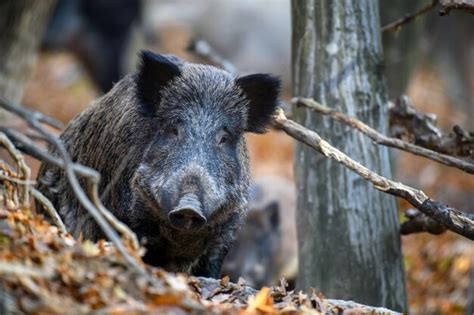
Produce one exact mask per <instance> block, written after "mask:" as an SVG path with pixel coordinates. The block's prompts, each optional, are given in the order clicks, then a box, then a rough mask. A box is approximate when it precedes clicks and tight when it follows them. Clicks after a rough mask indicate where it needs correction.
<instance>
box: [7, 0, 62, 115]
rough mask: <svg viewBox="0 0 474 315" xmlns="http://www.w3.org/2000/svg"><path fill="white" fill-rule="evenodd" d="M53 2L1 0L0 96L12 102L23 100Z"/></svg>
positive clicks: (42, 0)
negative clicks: (27, 80)
mask: <svg viewBox="0 0 474 315" xmlns="http://www.w3.org/2000/svg"><path fill="white" fill-rule="evenodd" d="M53 4H54V1H53V0H41V1H37V0H4V1H1V2H0V30H1V31H0V95H2V96H3V97H5V98H7V99H9V100H11V101H13V102H19V101H20V100H21V95H22V93H23V87H24V84H25V82H26V79H27V78H28V75H29V74H30V70H31V67H32V66H33V65H34V62H35V60H36V52H37V49H38V45H39V43H40V40H41V37H42V36H43V31H44V29H45V27H46V23H47V21H48V16H49V13H50V12H51V9H52V7H53ZM4 114H5V113H3V115H4ZM1 119H2V112H0V122H1V121H2V120H1Z"/></svg>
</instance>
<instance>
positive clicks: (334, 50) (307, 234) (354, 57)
mask: <svg viewBox="0 0 474 315" xmlns="http://www.w3.org/2000/svg"><path fill="white" fill-rule="evenodd" d="M292 18H293V22H292V23H293V47H292V51H293V61H292V62H293V88H294V94H295V96H302V97H313V98H314V99H316V100H317V101H319V102H321V103H322V104H325V105H327V106H332V107H335V108H337V109H338V110H340V111H342V112H345V113H347V114H349V115H353V116H357V117H358V118H359V119H361V120H362V121H364V122H366V123H367V124H369V125H370V126H373V127H374V128H375V129H377V130H379V131H381V132H382V133H386V132H387V93H386V89H385V83H384V78H383V75H382V69H381V66H382V62H383V60H382V47H381V39H380V23H379V12H378V2H377V1H376V0H364V1H350V0H341V1H332V0H308V1H299V0H293V1H292ZM294 115H295V119H296V120H297V121H298V122H299V123H301V124H303V125H304V126H306V127H308V128H310V129H314V130H317V131H318V132H319V133H320V134H321V135H322V136H323V137H325V138H326V139H328V140H329V141H330V142H331V143H332V144H334V145H335V146H336V147H338V148H339V149H341V150H342V151H344V152H345V153H347V154H348V155H349V156H351V157H352V158H354V159H355V160H357V161H359V162H361V163H362V164H364V165H366V166H368V167H369V168H371V169H372V170H374V171H376V172H378V173H381V174H383V175H384V176H387V177H389V178H390V177H391V170H390V162H389V154H388V150H387V149H386V148H384V147H381V146H377V145H373V144H372V143H371V141H370V140H369V139H367V138H365V137H364V136H363V135H361V134H360V133H357V132H354V131H352V130H350V129H349V128H347V127H344V126H342V125H341V124H338V123H337V122H333V121H331V120H329V119H326V118H323V117H321V116H319V115H317V114H314V113H311V112H310V111H308V110H305V109H297V108H294ZM295 174H296V182H297V188H298V210H297V218H296V220H297V227H298V239H299V241H298V243H299V244H298V245H299V275H298V283H297V285H298V286H299V287H300V288H308V287H315V288H316V289H317V290H319V291H321V292H323V293H324V294H325V295H326V296H328V297H331V298H341V299H353V300H355V301H357V302H360V303H365V304H369V305H376V306H385V307H388V308H390V309H394V310H398V311H403V310H406V309H407V306H406V294H405V281H404V269H403V256H402V252H401V248H400V236H399V222H398V216H397V206H396V201H395V199H394V198H393V197H390V196H388V195H385V194H383V193H380V192H378V191H376V190H375V189H374V188H373V187H371V184H370V183H368V182H366V181H365V180H363V179H361V178H360V177H359V176H357V175H355V174H353V173H351V172H350V171H348V170H347V169H345V168H343V167H342V166H341V165H339V164H338V163H335V162H332V161H330V160H328V159H325V158H324V157H322V156H320V155H318V154H316V153H315V152H314V151H313V150H312V149H310V148H308V147H306V146H304V145H302V144H298V145H297V149H296V157H295Z"/></svg>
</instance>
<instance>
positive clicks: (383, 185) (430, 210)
mask: <svg viewBox="0 0 474 315" xmlns="http://www.w3.org/2000/svg"><path fill="white" fill-rule="evenodd" d="M273 121H274V124H275V125H276V127H279V128H280V129H282V130H283V131H284V132H285V133H286V134H288V135H289V136H291V137H293V138H295V139H296V140H298V141H300V142H302V143H304V144H306V145H308V146H310V147H311V148H313V149H315V150H316V151H318V152H320V153H322V154H323V155H324V156H325V157H327V158H329V159H332V160H335V161H337V162H338V163H340V164H342V165H344V166H345V167H347V168H348V169H350V170H352V171H353V172H355V173H356V174H358V175H359V176H361V177H363V178H365V179H366V180H368V181H370V182H371V183H372V184H373V185H374V187H375V188H376V189H378V190H380V191H383V192H385V193H388V194H391V195H393V196H397V197H400V198H403V199H405V200H407V201H408V202H409V203H411V204H412V205H413V206H414V207H416V208H417V209H418V210H420V211H421V212H423V213H424V214H426V215H427V216H429V217H430V218H432V219H434V220H436V221H437V222H439V223H440V224H442V225H444V226H445V227H446V228H447V229H449V230H451V231H453V232H455V233H457V234H460V235H463V236H465V237H467V238H469V239H471V240H474V218H473V216H470V215H469V214H466V213H463V212H462V211H459V210H457V209H455V208H452V207H449V206H447V205H444V204H442V203H441V202H439V201H436V200H433V199H431V198H429V197H428V196H427V195H426V194H425V193H424V192H423V191H421V190H417V189H415V188H412V187H410V186H407V185H404V184H402V183H398V182H394V181H392V180H389V179H387V178H385V177H383V176H381V175H379V174H377V173H375V172H373V171H371V170H369V169H368V168H367V167H365V166H363V165H362V164H360V163H358V162H356V161H354V160H353V159H351V158H350V157H349V156H347V155H346V154H344V153H342V152H341V151H339V150H338V149H336V148H334V147H333V146H331V145H330V144H329V143H328V142H327V141H325V140H324V139H322V138H321V137H320V136H319V134H318V133H316V132H314V131H312V130H309V129H307V128H305V127H303V126H301V125H299V124H298V123H296V122H294V121H292V120H289V119H287V118H286V117H285V115H284V113H283V111H282V110H281V109H279V110H278V112H277V114H276V115H275V116H274V117H273Z"/></svg>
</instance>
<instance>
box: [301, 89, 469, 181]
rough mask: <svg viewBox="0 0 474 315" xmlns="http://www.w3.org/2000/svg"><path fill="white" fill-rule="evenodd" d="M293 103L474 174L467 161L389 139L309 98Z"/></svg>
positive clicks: (388, 143)
mask: <svg viewBox="0 0 474 315" xmlns="http://www.w3.org/2000/svg"><path fill="white" fill-rule="evenodd" d="M293 103H295V104H296V105H297V106H304V107H307V108H309V109H311V110H312V111H314V112H317V113H320V114H323V115H327V116H329V117H331V118H333V119H335V120H337V121H339V122H342V123H344V124H346V125H348V126H351V127H353V128H355V129H357V130H359V131H360V132H362V133H363V134H365V135H367V136H368V137H369V138H370V139H372V140H373V141H375V142H376V143H378V144H382V145H385V146H388V147H392V148H397V149H400V150H403V151H406V152H410V153H412V154H415V155H419V156H422V157H425V158H428V159H430V160H433V161H436V162H438V163H442V164H445V165H448V166H452V167H456V168H458V169H460V170H463V171H465V172H467V173H469V174H474V164H472V163H469V162H467V161H463V160H461V159H458V158H455V157H452V156H449V155H445V154H440V153H438V152H435V151H433V150H430V149H426V148H423V147H419V146H417V145H414V144H411V143H408V142H405V141H403V140H400V139H396V138H390V137H387V136H385V135H383V134H381V133H379V132H378V131H376V130H374V129H373V128H371V127H369V126H367V125H366V124H364V123H363V122H361V121H360V120H358V119H357V118H354V117H349V116H347V115H345V114H343V113H341V112H338V111H336V110H334V109H332V108H329V107H327V106H324V105H321V104H319V103H318V102H316V101H314V100H313V99H308V98H295V99H293Z"/></svg>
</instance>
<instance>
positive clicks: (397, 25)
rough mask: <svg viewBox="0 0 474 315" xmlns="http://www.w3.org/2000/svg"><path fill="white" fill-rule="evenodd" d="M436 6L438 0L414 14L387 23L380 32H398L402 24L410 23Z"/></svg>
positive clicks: (433, 0)
mask: <svg viewBox="0 0 474 315" xmlns="http://www.w3.org/2000/svg"><path fill="white" fill-rule="evenodd" d="M437 4H438V0H432V1H431V3H429V4H427V5H425V6H423V7H422V8H421V9H419V10H418V11H416V12H414V13H410V14H406V15H405V16H404V17H402V18H400V19H398V20H396V21H393V22H391V23H388V24H387V25H384V26H383V27H382V32H388V31H398V30H400V28H401V27H402V25H403V24H406V23H408V22H410V21H413V20H415V19H416V18H418V17H420V16H421V15H423V14H425V13H428V12H430V11H431V10H432V9H433V8H434V7H435V6H436V5H437Z"/></svg>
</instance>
